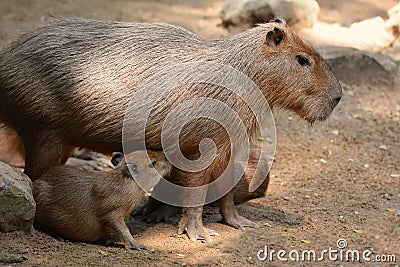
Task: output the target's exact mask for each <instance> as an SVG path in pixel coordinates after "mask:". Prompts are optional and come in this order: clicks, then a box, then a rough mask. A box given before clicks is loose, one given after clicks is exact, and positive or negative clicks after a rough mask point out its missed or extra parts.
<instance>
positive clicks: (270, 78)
mask: <svg viewBox="0 0 400 267" xmlns="http://www.w3.org/2000/svg"><path fill="white" fill-rule="evenodd" d="M300 56H301V57H302V58H306V59H307V62H308V63H309V64H306V65H304V64H303V65H301V64H300V62H301V61H299V59H298V58H299V57H300ZM199 60H200V61H208V62H210V61H211V62H214V63H218V64H225V65H229V66H231V67H233V68H235V69H236V70H238V71H241V72H242V73H244V74H245V75H246V76H247V77H249V78H250V79H251V80H252V81H253V82H254V83H255V84H256V85H257V86H258V87H259V88H260V90H261V92H262V94H263V95H264V96H265V98H266V99H267V100H268V102H269V105H270V106H271V107H282V108H287V109H289V110H292V111H294V112H296V113H297V114H299V115H300V116H301V117H303V118H305V119H306V120H308V121H310V122H314V121H316V120H324V119H326V118H327V117H328V116H329V115H330V113H331V112H332V110H333V108H334V107H335V106H336V104H337V103H338V102H339V100H340V97H341V95H342V92H341V87H340V84H339V82H338V80H337V79H336V77H335V76H334V74H333V73H332V71H331V70H330V68H329V66H328V65H327V64H326V63H325V61H324V60H323V59H322V58H321V56H320V55H319V54H318V53H317V52H316V51H315V50H314V49H313V48H311V47H310V46H309V45H308V44H306V43H305V42H304V41H303V40H302V39H301V38H300V37H299V36H298V35H297V34H296V33H295V32H294V31H293V30H292V29H291V28H289V27H288V26H287V25H285V24H284V23H282V22H281V21H279V20H276V21H273V22H271V23H267V24H263V25H259V26H257V27H255V28H253V29H250V30H248V31H245V32H243V33H240V34H237V35H235V36H232V37H229V38H226V39H215V40H208V39H205V38H203V37H200V36H198V35H195V34H193V33H191V32H189V31H186V30H184V29H182V28H180V27H176V26H172V25H168V24H157V23H123V22H105V21H94V20H84V19H57V20H54V21H53V22H52V23H50V24H48V25H45V26H42V27H39V28H37V29H35V30H33V31H31V32H28V33H26V34H24V35H22V36H21V37H20V38H18V39H17V40H16V41H14V42H13V43H11V44H10V45H9V46H8V47H7V48H5V49H4V50H3V51H2V52H1V54H0V99H2V101H1V103H0V119H1V120H3V121H4V122H5V123H7V124H9V125H10V126H11V127H12V128H14V129H15V130H16V131H17V132H18V134H19V136H20V137H21V139H22V142H23V143H24V147H25V150H26V159H25V164H26V168H25V173H26V174H27V175H28V176H30V178H31V179H32V180H35V179H37V178H38V177H39V176H40V175H41V174H42V173H43V172H44V171H45V170H47V169H49V168H51V167H52V166H55V165H59V164H61V163H63V162H65V160H66V155H67V154H68V153H69V151H70V150H71V149H72V148H73V147H87V148H90V149H93V150H95V151H99V152H107V153H110V152H112V151H121V149H122V147H121V135H122V131H121V129H122V123H123V116H124V114H125V112H124V111H125V110H126V109H127V107H128V103H129V101H130V99H131V97H132V96H134V95H135V92H136V91H137V90H138V88H139V86H140V85H141V84H142V83H143V82H144V81H145V80H146V79H147V78H149V77H152V76H153V75H154V74H156V73H158V72H160V71H165V70H167V69H168V68H170V67H171V66H173V65H176V64H180V63H184V62H191V61H199ZM302 62H304V60H303V61H302ZM219 70H220V68H219V66H215V67H211V68H210V69H209V70H208V71H209V72H210V73H218V71H219ZM200 74H201V73H200ZM181 76H182V73H178V74H176V76H173V75H172V76H170V77H168V78H171V79H172V80H174V79H175V80H177V79H178V78H180V77H181ZM220 76H221V77H219V78H221V79H225V80H231V81H234V80H235V79H236V78H237V77H230V76H224V75H220ZM159 79H160V80H156V81H154V87H153V88H151V91H149V92H147V93H148V94H147V95H144V96H137V97H139V98H141V100H140V101H138V102H136V103H135V105H136V106H135V111H136V113H135V114H137V117H135V120H144V119H147V118H142V117H140V115H141V110H142V109H143V108H145V107H148V106H149V105H153V104H154V102H155V99H157V97H158V94H157V92H158V88H159V86H162V85H163V82H164V80H165V77H162V76H161V77H159ZM156 85H158V86H156ZM243 90H244V89H243ZM244 92H246V91H244ZM200 96H205V97H210V98H214V99H216V100H220V101H222V102H223V103H226V104H227V105H228V107H229V108H231V109H232V110H233V111H234V112H235V113H236V114H238V115H239V116H240V119H241V120H242V121H243V122H244V124H245V127H246V129H247V131H248V133H249V134H250V135H253V134H254V133H255V130H256V118H255V116H254V115H253V113H252V112H250V109H249V108H248V107H247V106H246V105H245V103H244V102H243V100H241V99H240V98H239V97H238V96H236V95H235V94H234V93H233V92H231V91H229V90H227V89H225V88H221V87H218V86H216V85H213V83H212V80H211V81H210V83H207V80H206V82H205V83H201V84H196V83H195V84H189V85H182V86H179V87H177V88H175V89H174V90H172V91H171V92H170V93H168V94H167V95H165V96H164V97H163V99H162V100H161V101H159V102H158V103H157V104H156V105H155V107H154V109H153V110H152V112H151V114H150V116H149V118H148V124H147V127H146V145H147V148H149V149H155V150H159V149H162V146H161V138H160V132H161V126H162V122H163V121H164V119H165V117H166V115H167V114H168V113H169V112H170V111H171V109H172V108H173V107H174V106H176V105H177V104H179V103H183V102H185V101H186V100H188V99H191V98H193V97H200ZM251 105H252V106H254V107H257V109H258V110H264V109H265V108H266V107H265V106H263V101H262V99H254V103H251ZM213 108H214V107H213V106H209V105H199V109H204V110H205V111H209V112H210V113H212V112H213V110H214V109H213ZM181 112H185V111H181ZM183 115H184V113H178V115H177V116H178V117H180V116H183ZM237 123H238V122H237V121H236V120H231V121H228V124H229V125H237ZM128 126H129V127H130V128H131V129H132V131H133V132H134V133H135V132H139V131H138V130H139V129H137V130H135V124H132V125H128ZM204 138H211V139H212V140H213V141H214V143H215V145H216V147H217V153H216V157H215V160H214V162H213V163H212V164H211V165H210V166H209V167H208V168H207V169H206V170H204V171H201V172H197V173H192V172H185V171H182V170H179V169H177V168H173V170H172V171H173V173H175V175H177V177H179V180H180V182H181V183H182V184H183V185H184V186H189V187H190V186H200V185H205V184H207V183H208V182H210V181H211V180H213V179H215V178H217V177H218V176H219V175H220V174H221V173H222V171H223V170H224V169H225V167H226V166H227V162H228V161H229V158H230V156H231V154H230V145H231V144H230V140H229V138H228V135H227V133H226V131H225V130H224V129H223V128H222V127H221V125H220V124H218V123H216V122H214V121H212V120H206V119H197V120H194V121H192V122H191V123H188V124H187V125H185V127H184V128H183V129H182V131H181V133H180V140H181V144H180V148H181V149H182V153H183V154H184V155H185V156H186V157H188V158H189V159H195V158H197V157H199V150H198V144H199V142H200V140H202V139H204ZM239 139H241V137H239V138H238V140H233V142H235V143H237V144H240V143H241V141H242V140H239ZM232 169H233V168H232ZM232 175H233V170H232ZM188 197H195V198H196V199H197V200H198V202H199V203H201V200H202V199H203V198H204V196H203V195H196V196H193V195H192V196H188ZM221 203H222V204H221V205H222V206H221V207H222V208H221V210H224V212H223V216H224V217H225V220H226V221H227V222H228V223H229V224H230V225H233V226H235V227H239V228H242V227H243V225H249V224H250V223H249V222H248V221H245V220H244V219H243V218H242V217H240V216H239V215H237V212H236V210H235V209H234V206H233V197H232V196H231V194H228V195H227V196H226V197H225V199H224V198H223V199H222V201H221ZM201 212H202V207H194V208H187V209H185V211H184V217H183V219H182V221H181V222H182V223H181V224H180V226H179V232H182V231H184V230H186V231H187V232H188V235H189V237H190V238H191V239H192V240H195V239H197V238H199V237H204V238H206V239H209V234H208V233H210V231H209V230H207V229H205V228H203V226H202V222H201ZM194 218H197V219H194ZM193 220H195V223H193ZM252 226H254V224H252Z"/></svg>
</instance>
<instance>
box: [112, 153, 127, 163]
mask: <svg viewBox="0 0 400 267" xmlns="http://www.w3.org/2000/svg"><path fill="white" fill-rule="evenodd" d="M123 159H124V154H122V153H121V152H114V153H112V158H111V163H112V165H114V166H117V165H118V164H119V163H120V162H121V160H123Z"/></svg>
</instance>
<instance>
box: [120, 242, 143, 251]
mask: <svg viewBox="0 0 400 267" xmlns="http://www.w3.org/2000/svg"><path fill="white" fill-rule="evenodd" d="M125 248H129V249H136V250H147V247H146V246H144V245H142V244H140V243H138V242H136V241H135V240H130V241H128V242H126V243H125Z"/></svg>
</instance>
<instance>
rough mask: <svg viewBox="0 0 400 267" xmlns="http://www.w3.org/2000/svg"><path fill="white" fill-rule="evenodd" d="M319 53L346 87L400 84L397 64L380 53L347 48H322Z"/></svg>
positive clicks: (399, 67) (399, 70)
mask: <svg viewBox="0 0 400 267" xmlns="http://www.w3.org/2000/svg"><path fill="white" fill-rule="evenodd" d="M320 51H321V53H322V56H323V57H324V58H325V60H326V61H327V63H328V64H329V65H330V67H331V68H332V70H333V72H334V73H335V74H336V76H337V77H338V78H339V80H340V81H341V82H344V83H346V84H348V85H386V86H390V85H394V84H398V83H400V66H399V64H398V63H397V62H396V61H394V60H393V59H392V58H390V57H388V56H385V55H383V54H381V53H370V52H366V51H361V50H357V49H355V48H349V47H324V48H321V49H320Z"/></svg>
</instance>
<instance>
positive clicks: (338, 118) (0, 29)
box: [0, 0, 400, 266]
mask: <svg viewBox="0 0 400 267" xmlns="http://www.w3.org/2000/svg"><path fill="white" fill-rule="evenodd" d="M378 2H379V4H377V3H378ZM320 3H321V8H322V10H321V16H320V20H325V21H326V22H339V23H341V24H342V25H344V26H346V25H348V24H349V23H352V22H354V21H357V20H360V19H365V18H368V17H373V16H377V15H381V16H385V10H386V9H388V8H389V7H391V6H393V5H394V4H395V3H396V1H391V0H384V1H374V0H358V1H344V0H342V1H328V0H326V1H325V0H321V1H320ZM333 3H334V4H333ZM347 3H349V6H346V5H347ZM350 3H351V4H350ZM344 4H346V5H344ZM222 5H223V1H221V0H218V1H213V0H205V1H191V0H190V1H185V0H175V1H172V0H163V1H122V0H114V1H106V0H99V1H94V0H89V1H87V0H85V1H83V0H79V1H66V0H60V1H53V0H36V1H29V0H26V1H22V0H19V1H8V0H0V47H2V46H4V45H5V44H6V43H7V42H9V41H10V40H12V39H13V38H14V37H15V36H17V35H18V33H19V32H20V31H23V30H24V29H26V28H29V27H31V26H34V25H36V24H38V23H40V22H41V21H43V20H46V19H48V18H49V17H50V16H51V15H61V16H74V17H90V18H98V19H107V20H123V21H132V20H139V21H165V22H170V23H174V24H178V25H182V26H184V27H186V28H188V29H189V30H191V31H193V32H196V33H199V34H201V35H204V36H207V37H221V36H226V35H229V34H230V33H229V32H228V31H226V30H225V29H223V28H221V27H220V26H218V24H219V23H220V20H219V18H218V13H219V10H220V9H221V7H222ZM399 112H400V86H394V87H387V86H382V85H380V84H373V83H371V84H369V85H365V84H364V85H363V86H354V85H353V86H344V97H343V99H342V101H341V102H340V104H339V105H338V107H337V108H336V109H335V111H334V112H333V114H332V116H331V117H330V118H329V119H328V120H327V121H326V122H323V123H318V124H316V125H314V126H312V127H310V126H309V125H308V124H307V123H306V122H304V121H302V120H301V119H299V118H298V117H297V116H295V115H293V114H290V113H287V112H284V111H276V112H275V114H276V117H275V119H276V125H277V137H278V140H277V150H276V162H275V163H274V165H273V166H272V170H271V174H272V177H271V181H270V186H269V190H268V193H267V196H266V197H265V198H262V199H257V200H252V201H250V202H249V203H246V204H242V205H240V206H239V207H238V209H239V212H240V213H241V214H242V215H245V216H246V217H247V218H249V219H251V220H253V221H255V222H257V224H258V226H259V227H258V228H256V229H246V230H244V231H241V230H236V229H233V228H231V227H229V226H226V225H224V224H222V223H221V222H220V221H221V217H220V215H219V213H218V209H216V208H210V207H207V208H206V209H205V212H204V221H205V224H206V225H207V227H209V228H211V229H213V230H216V231H218V232H219V233H220V235H221V236H220V237H215V238H214V241H213V242H211V243H203V242H200V241H198V242H191V241H189V240H188V238H187V237H186V236H184V235H183V236H179V235H177V234H176V230H177V223H178V221H179V217H174V218H172V219H171V220H169V221H167V222H165V223H159V224H156V225H152V224H146V223H144V222H142V221H140V220H138V219H130V220H129V227H130V228H131V230H132V232H133V233H134V234H135V238H136V240H137V241H138V242H140V243H142V244H144V245H146V246H147V247H149V248H151V249H150V250H148V251H131V250H126V249H123V248H113V247H105V246H98V245H93V244H83V243H73V242H68V241H61V240H57V239H54V238H52V237H50V236H48V235H46V234H43V233H41V232H39V231H35V230H34V231H33V233H32V234H31V235H26V234H24V233H22V232H14V233H8V234H0V266H1V265H2V264H3V265H5V266H14V265H15V266H37V265H41V266H139V265H140V266H189V265H196V266H208V265H212V266H252V265H256V266H322V265H324V266H340V265H342V266H398V264H399V262H400V220H399V219H400V215H399V213H400V190H399V189H400V186H399V185H400V115H399ZM339 238H343V239H345V240H346V241H347V244H348V247H347V248H345V249H343V251H346V249H352V250H359V251H360V252H362V251H364V250H366V249H369V250H372V254H371V258H374V257H376V256H378V255H384V254H385V255H387V254H391V255H396V259H397V263H377V262H371V263H365V262H364V263H354V262H345V261H342V262H340V261H328V260H327V259H326V260H325V261H324V262H309V261H303V262H290V261H289V262H286V263H285V262H282V261H279V260H277V258H276V254H275V255H274V261H272V262H270V261H268V260H266V261H260V260H258V259H257V252H258V251H259V250H261V249H264V248H265V246H266V247H267V248H268V249H269V251H271V250H276V251H277V250H280V249H283V250H285V251H287V252H289V251H290V250H298V251H300V252H301V251H303V250H315V251H316V252H317V255H320V253H321V251H322V250H323V249H329V247H331V248H332V249H337V240H338V239H339ZM286 257H287V255H286ZM326 258H327V257H326Z"/></svg>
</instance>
